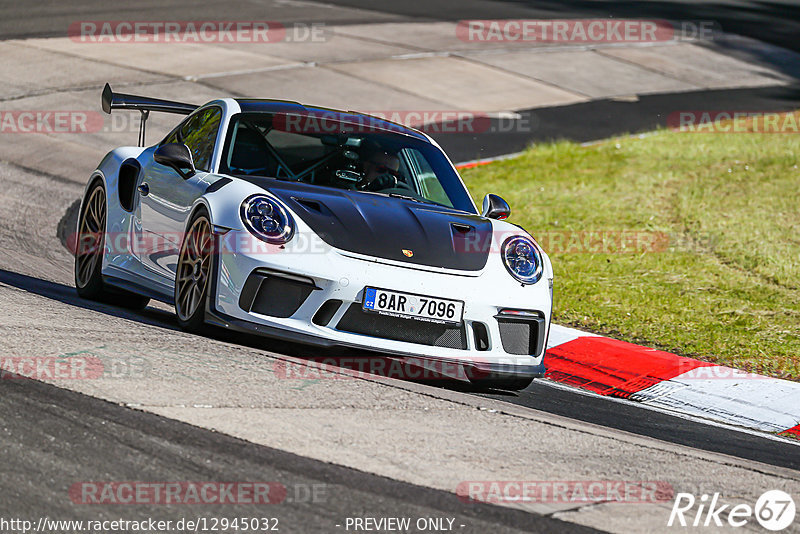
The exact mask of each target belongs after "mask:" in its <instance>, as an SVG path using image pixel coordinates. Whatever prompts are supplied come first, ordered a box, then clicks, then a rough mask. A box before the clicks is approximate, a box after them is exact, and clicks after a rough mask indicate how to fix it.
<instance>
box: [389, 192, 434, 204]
mask: <svg viewBox="0 0 800 534" xmlns="http://www.w3.org/2000/svg"><path fill="white" fill-rule="evenodd" d="M384 194H385V195H389V196H390V197H392V198H402V199H403V200H410V201H411V202H419V203H420V204H429V202H426V201H424V200H421V199H419V198H416V197H410V196H408V195H402V194H400V193H384Z"/></svg>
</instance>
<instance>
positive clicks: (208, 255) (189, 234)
mask: <svg viewBox="0 0 800 534" xmlns="http://www.w3.org/2000/svg"><path fill="white" fill-rule="evenodd" d="M213 243H214V234H213V233H212V231H211V219H210V217H209V216H208V212H207V211H206V210H205V209H200V210H198V211H197V213H195V214H194V215H193V216H192V219H191V220H190V221H189V224H188V229H187V231H186V234H185V237H184V239H183V243H182V244H181V251H180V255H179V256H178V266H177V268H176V269H175V315H176V316H177V318H178V324H179V325H180V327H181V328H182V329H183V330H186V331H187V332H193V333H196V334H199V333H201V332H202V331H203V330H204V327H205V320H206V300H207V297H208V291H209V288H210V286H211V276H212V272H213V269H212V265H211V263H212V261H213Z"/></svg>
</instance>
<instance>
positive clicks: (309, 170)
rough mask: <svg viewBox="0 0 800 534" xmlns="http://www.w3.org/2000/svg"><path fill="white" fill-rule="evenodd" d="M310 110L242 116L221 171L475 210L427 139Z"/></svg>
mask: <svg viewBox="0 0 800 534" xmlns="http://www.w3.org/2000/svg"><path fill="white" fill-rule="evenodd" d="M309 117H311V116H305V115H291V114H282V113H280V114H271V113H242V114H238V115H236V116H234V117H233V119H232V120H231V124H230V127H229V130H228V135H227V141H226V143H225V151H224V153H223V156H222V162H221V165H220V172H223V173H227V174H233V175H246V176H265V177H271V178H276V179H281V180H291V181H298V182H304V183H309V184H314V185H319V186H322V187H333V188H336V189H347V190H355V191H364V192H369V193H377V194H383V195H389V196H395V197H399V198H405V199H407V200H413V201H416V202H425V203H432V204H438V205H442V206H447V207H450V208H455V209H459V210H463V211H467V212H470V213H474V212H475V208H474V206H473V204H472V202H471V200H470V197H469V193H468V192H467V191H466V190H465V188H464V186H463V185H462V183H461V180H460V179H459V178H458V175H457V174H456V173H455V171H454V170H453V168H452V166H451V165H450V164H449V162H448V161H447V159H446V158H445V156H444V154H442V152H441V151H440V150H439V149H438V148H436V147H435V146H433V145H431V144H430V143H427V142H425V141H423V140H421V139H416V138H414V137H410V136H407V135H403V134H400V133H393V132H387V131H385V130H376V129H375V128H374V127H372V128H371V127H368V126H365V125H363V124H361V125H355V124H350V123H346V122H331V121H330V119H328V120H327V122H326V123H325V124H324V126H323V125H322V124H321V123H320V122H319V121H318V120H311V119H310V118H309Z"/></svg>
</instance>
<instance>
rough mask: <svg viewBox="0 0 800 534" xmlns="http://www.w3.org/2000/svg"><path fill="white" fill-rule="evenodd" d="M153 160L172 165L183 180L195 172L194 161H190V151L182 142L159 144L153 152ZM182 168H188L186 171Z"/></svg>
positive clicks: (168, 165)
mask: <svg viewBox="0 0 800 534" xmlns="http://www.w3.org/2000/svg"><path fill="white" fill-rule="evenodd" d="M153 160H154V161H155V162H156V163H159V164H161V165H166V166H167V167H172V168H173V169H175V170H176V171H178V174H180V175H181V176H182V177H183V179H184V180H186V179H188V178H191V177H192V176H194V173H195V172H197V171H196V170H195V168H194V161H192V153H191V152H189V147H187V146H186V145H184V144H183V143H167V144H165V145H161V146H160V147H158V148H157V149H156V151H155V152H154V153H153ZM184 169H188V171H187V170H184Z"/></svg>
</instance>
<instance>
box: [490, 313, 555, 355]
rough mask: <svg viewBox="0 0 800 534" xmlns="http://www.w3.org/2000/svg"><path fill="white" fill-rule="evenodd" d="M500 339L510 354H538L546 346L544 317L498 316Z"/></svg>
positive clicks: (504, 348)
mask: <svg viewBox="0 0 800 534" xmlns="http://www.w3.org/2000/svg"><path fill="white" fill-rule="evenodd" d="M497 324H498V326H499V327H500V341H501V343H502V344H503V350H504V351H506V352H507V353H509V354H519V355H530V356H537V355H538V354H539V353H540V352H541V351H542V349H543V346H544V318H530V319H528V318H526V319H521V318H518V317H514V318H511V317H504V316H502V315H501V316H498V317H497Z"/></svg>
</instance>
